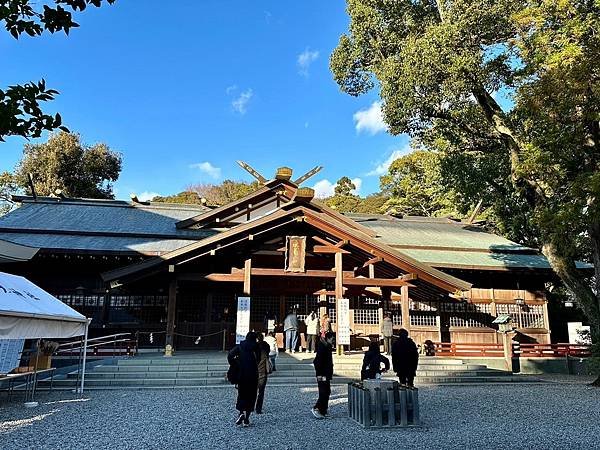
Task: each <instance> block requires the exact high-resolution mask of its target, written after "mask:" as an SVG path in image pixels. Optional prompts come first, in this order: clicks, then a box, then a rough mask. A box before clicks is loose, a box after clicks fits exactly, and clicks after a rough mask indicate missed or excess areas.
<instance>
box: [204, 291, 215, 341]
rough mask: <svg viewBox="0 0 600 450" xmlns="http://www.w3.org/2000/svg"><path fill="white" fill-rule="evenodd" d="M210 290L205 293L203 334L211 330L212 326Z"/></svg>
mask: <svg viewBox="0 0 600 450" xmlns="http://www.w3.org/2000/svg"><path fill="white" fill-rule="evenodd" d="M211 325H212V292H207V293H206V305H205V309H204V334H210V333H212V332H213V330H212V328H211Z"/></svg>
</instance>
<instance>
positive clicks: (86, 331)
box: [79, 318, 92, 394]
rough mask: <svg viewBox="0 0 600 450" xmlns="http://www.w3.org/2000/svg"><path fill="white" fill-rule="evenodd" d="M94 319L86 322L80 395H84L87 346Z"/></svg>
mask: <svg viewBox="0 0 600 450" xmlns="http://www.w3.org/2000/svg"><path fill="white" fill-rule="evenodd" d="M91 321H92V319H87V318H86V321H85V335H84V337H83V367H82V369H81V387H80V388H79V393H80V394H83V385H84V383H85V363H86V360H87V345H88V329H89V327H90V322H91Z"/></svg>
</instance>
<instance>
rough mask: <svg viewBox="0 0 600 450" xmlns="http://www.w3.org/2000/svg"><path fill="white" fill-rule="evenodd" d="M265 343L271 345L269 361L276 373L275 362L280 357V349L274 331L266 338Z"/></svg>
mask: <svg viewBox="0 0 600 450" xmlns="http://www.w3.org/2000/svg"><path fill="white" fill-rule="evenodd" d="M265 342H266V343H267V344H269V348H270V351H269V360H270V361H271V370H272V371H273V372H275V370H276V369H275V360H276V359H277V356H278V355H279V349H278V348H277V339H276V338H275V333H274V332H273V331H269V334H267V335H266V336H265Z"/></svg>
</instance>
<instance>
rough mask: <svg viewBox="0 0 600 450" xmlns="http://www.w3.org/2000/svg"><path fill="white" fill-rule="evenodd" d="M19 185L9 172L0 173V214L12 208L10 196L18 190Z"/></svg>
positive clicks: (12, 203)
mask: <svg viewBox="0 0 600 450" xmlns="http://www.w3.org/2000/svg"><path fill="white" fill-rule="evenodd" d="M18 190H19V186H17V183H16V182H15V177H14V176H13V174H12V173H10V172H6V171H5V172H2V173H0V216H3V215H4V214H6V213H8V212H10V211H11V210H12V209H13V208H14V205H15V204H14V202H13V201H12V198H11V196H12V195H13V194H15V193H16V192H18Z"/></svg>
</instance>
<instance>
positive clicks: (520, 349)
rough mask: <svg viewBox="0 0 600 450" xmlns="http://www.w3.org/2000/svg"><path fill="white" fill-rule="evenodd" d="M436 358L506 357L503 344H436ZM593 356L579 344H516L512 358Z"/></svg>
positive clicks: (586, 348)
mask: <svg viewBox="0 0 600 450" xmlns="http://www.w3.org/2000/svg"><path fill="white" fill-rule="evenodd" d="M434 345H435V356H450V357H469V356H470V357H480V358H484V357H495V356H498V357H504V349H503V347H502V344H488V343H485V344H484V343H479V344H477V343H475V344H461V343H454V342H434ZM590 355H591V350H590V346H589V345H579V344H519V343H514V344H513V348H512V356H513V357H520V358H560V357H563V358H564V357H566V356H570V357H574V358H586V357H588V356H590Z"/></svg>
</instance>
